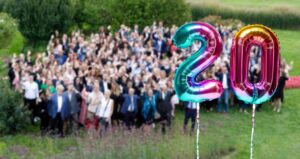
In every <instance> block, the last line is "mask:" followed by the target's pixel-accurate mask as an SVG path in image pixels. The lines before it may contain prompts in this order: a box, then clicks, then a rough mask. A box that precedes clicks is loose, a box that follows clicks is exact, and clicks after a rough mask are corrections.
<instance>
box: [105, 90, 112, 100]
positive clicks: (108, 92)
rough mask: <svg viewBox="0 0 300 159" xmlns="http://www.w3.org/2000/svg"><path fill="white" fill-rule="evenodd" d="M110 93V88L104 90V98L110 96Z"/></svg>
mask: <svg viewBox="0 0 300 159" xmlns="http://www.w3.org/2000/svg"><path fill="white" fill-rule="evenodd" d="M110 94H111V91H110V90H106V91H105V92H104V96H105V98H109V97H110Z"/></svg>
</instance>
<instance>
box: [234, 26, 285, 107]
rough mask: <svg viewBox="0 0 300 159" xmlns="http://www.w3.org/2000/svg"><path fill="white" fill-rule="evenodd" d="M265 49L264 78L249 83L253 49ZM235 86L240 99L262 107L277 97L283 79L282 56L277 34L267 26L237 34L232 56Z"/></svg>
mask: <svg viewBox="0 0 300 159" xmlns="http://www.w3.org/2000/svg"><path fill="white" fill-rule="evenodd" d="M252 46H259V47H260V49H261V78H260V81H259V82H258V83H250V82H249V80H248V70H249V65H248V64H249V59H250V50H251V47H252ZM230 60H231V61H230V79H231V87H232V88H233V90H234V92H235V94H236V95H237V97H238V98H239V99H240V100H243V101H245V102H246V103H251V104H261V103H263V102H265V101H267V100H269V99H270V98H271V96H272V95H273V94H274V92H275V90H276V87H277V84H278V80H279V69H280V68H279V65H280V54H279V44H278V39H277V37H276V35H275V33H273V32H272V30H271V29H269V28H267V27H265V26H263V25H249V26H246V27H244V28H242V29H241V30H240V31H239V32H237V33H236V34H235V37H234V40H233V44H232V48H231V57H230Z"/></svg>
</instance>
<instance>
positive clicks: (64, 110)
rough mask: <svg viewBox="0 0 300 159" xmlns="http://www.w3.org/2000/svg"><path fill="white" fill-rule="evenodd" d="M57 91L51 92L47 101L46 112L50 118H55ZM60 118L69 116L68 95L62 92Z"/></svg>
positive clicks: (63, 118)
mask: <svg viewBox="0 0 300 159" xmlns="http://www.w3.org/2000/svg"><path fill="white" fill-rule="evenodd" d="M57 96H58V95H57V93H55V94H53V95H52V96H51V97H50V100H49V103H48V113H49V116H50V117H51V118H53V119H54V118H55V117H56V114H57V109H58V101H57ZM60 113H61V118H62V120H65V119H66V118H67V117H68V116H69V110H68V97H67V96H66V94H65V93H64V94H62V108H61V112H60Z"/></svg>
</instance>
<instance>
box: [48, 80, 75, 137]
mask: <svg viewBox="0 0 300 159" xmlns="http://www.w3.org/2000/svg"><path fill="white" fill-rule="evenodd" d="M56 89H57V92H56V93H55V94H53V95H52V96H51V97H50V99H49V105H48V112H49V116H50V118H51V129H52V130H56V129H58V133H59V134H60V137H64V132H63V126H64V121H65V120H66V119H67V118H68V116H69V112H70V110H69V108H68V103H69V100H68V96H67V94H64V93H63V91H64V87H63V86H62V85H58V86H57V88H56Z"/></svg>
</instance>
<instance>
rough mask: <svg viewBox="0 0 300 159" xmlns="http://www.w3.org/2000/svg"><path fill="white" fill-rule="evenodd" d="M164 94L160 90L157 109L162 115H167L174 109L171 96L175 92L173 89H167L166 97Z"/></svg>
mask: <svg viewBox="0 0 300 159" xmlns="http://www.w3.org/2000/svg"><path fill="white" fill-rule="evenodd" d="M162 94H163V93H162V92H160V93H159V96H158V105H157V111H158V113H159V114H160V115H166V114H167V113H170V112H171V111H172V104H171V98H172V95H173V94H174V93H173V92H171V91H166V92H165V98H164V99H163V96H162Z"/></svg>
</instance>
